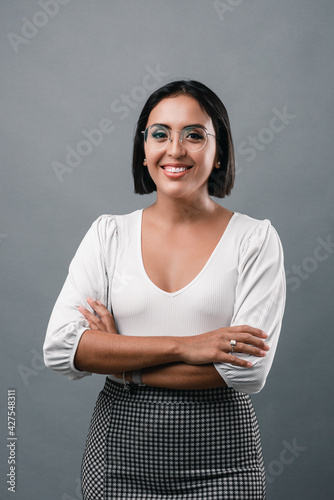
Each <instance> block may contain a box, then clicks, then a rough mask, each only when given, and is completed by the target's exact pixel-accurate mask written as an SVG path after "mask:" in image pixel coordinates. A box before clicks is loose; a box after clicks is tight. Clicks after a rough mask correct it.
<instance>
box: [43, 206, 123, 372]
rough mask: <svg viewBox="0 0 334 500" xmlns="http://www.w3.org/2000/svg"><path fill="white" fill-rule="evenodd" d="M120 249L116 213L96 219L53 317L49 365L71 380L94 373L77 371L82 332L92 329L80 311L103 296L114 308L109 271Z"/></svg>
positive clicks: (46, 354)
mask: <svg viewBox="0 0 334 500" xmlns="http://www.w3.org/2000/svg"><path fill="white" fill-rule="evenodd" d="M116 251H117V230H116V224H115V221H114V219H113V217H112V216H110V215H107V214H104V215H101V216H100V217H98V219H96V220H95V221H94V222H93V223H92V225H91V227H90V228H89V230H88V231H87V233H86V234H85V236H84V238H83V240H82V241H81V243H80V245H79V247H78V249H77V251H76V253H75V255H74V257H73V259H72V261H71V263H70V265H69V271H68V275H67V278H66V280H65V283H64V285H63V287H62V289H61V291H60V294H59V296H58V298H57V301H56V303H55V305H54V307H53V310H52V313H51V317H50V319H49V323H48V327H47V332H46V337H45V341H44V345H43V354H44V363H45V365H46V366H47V367H48V368H50V369H52V370H55V371H58V372H59V373H61V374H63V375H67V376H68V378H69V379H72V380H75V379H80V378H82V377H85V376H87V375H91V373H90V372H85V371H80V370H77V369H76V368H75V366H74V357H75V353H76V349H77V346H78V343H79V340H80V338H81V336H82V334H83V333H84V332H85V331H86V330H88V329H89V324H88V321H87V320H86V319H85V318H84V316H83V315H82V314H81V313H80V311H78V306H79V305H83V306H84V307H86V308H87V309H89V310H90V311H92V308H91V307H90V306H89V304H88V303H87V297H92V298H94V299H99V300H101V302H102V303H103V304H105V305H106V306H107V307H108V305H109V307H111V305H110V304H108V302H109V301H110V296H109V295H110V292H109V290H108V284H109V280H108V273H109V272H110V269H112V263H113V262H114V260H115V255H116Z"/></svg>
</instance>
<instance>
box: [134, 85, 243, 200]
mask: <svg viewBox="0 0 334 500" xmlns="http://www.w3.org/2000/svg"><path fill="white" fill-rule="evenodd" d="M178 95H188V96H190V97H193V98H194V99H196V101H197V102H198V103H199V105H200V107H201V109H202V110H203V111H204V112H205V113H206V114H207V115H208V116H210V118H211V120H212V123H213V126H214V129H215V135H216V148H217V149H216V151H217V157H218V161H219V162H220V168H214V169H213V170H212V173H211V174H210V176H209V178H208V193H209V195H211V196H216V197H218V198H224V196H226V195H229V194H230V192H231V190H232V187H233V184H234V177H235V161H234V148H233V141H232V135H231V127H230V120H229V117H228V114H227V110H226V108H225V106H224V104H223V103H222V101H221V100H220V99H219V97H218V96H217V95H216V94H215V93H214V92H213V91H212V90H210V89H209V88H208V87H207V86H206V85H204V84H203V83H200V82H197V81H195V80H178V81H174V82H170V83H167V84H166V85H164V86H163V87H160V88H159V89H157V90H156V91H155V92H153V94H151V96H150V97H149V98H148V99H147V101H146V103H145V105H144V107H143V110H142V112H141V114H140V116H139V119H138V122H137V128H136V132H135V137H134V145H133V158H132V174H133V178H134V192H135V193H138V194H149V193H152V192H153V191H156V190H157V188H156V185H155V183H154V182H153V180H152V178H151V176H150V174H149V172H148V169H147V167H146V166H144V165H143V161H144V158H145V151H144V139H143V134H142V130H145V129H146V125H147V122H148V117H149V115H150V113H151V111H152V109H153V108H154V107H155V106H156V105H157V104H159V102H160V101H162V100H163V99H165V98H167V97H174V96H178Z"/></svg>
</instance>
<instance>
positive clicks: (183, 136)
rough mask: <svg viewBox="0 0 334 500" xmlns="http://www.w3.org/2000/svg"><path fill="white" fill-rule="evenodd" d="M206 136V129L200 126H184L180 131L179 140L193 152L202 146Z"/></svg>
mask: <svg viewBox="0 0 334 500" xmlns="http://www.w3.org/2000/svg"><path fill="white" fill-rule="evenodd" d="M207 138H208V136H207V134H206V131H205V130H204V129H203V128H201V127H185V128H184V129H183V130H182V132H181V133H180V142H181V143H182V144H183V146H184V147H185V148H186V150H187V151H191V152H193V153H194V152H196V151H200V150H201V149H202V148H204V146H205V144H206V141H207Z"/></svg>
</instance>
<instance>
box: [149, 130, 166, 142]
mask: <svg viewBox="0 0 334 500" xmlns="http://www.w3.org/2000/svg"><path fill="white" fill-rule="evenodd" d="M152 137H153V139H156V140H159V139H167V134H166V132H165V131H164V130H156V131H154V132H152Z"/></svg>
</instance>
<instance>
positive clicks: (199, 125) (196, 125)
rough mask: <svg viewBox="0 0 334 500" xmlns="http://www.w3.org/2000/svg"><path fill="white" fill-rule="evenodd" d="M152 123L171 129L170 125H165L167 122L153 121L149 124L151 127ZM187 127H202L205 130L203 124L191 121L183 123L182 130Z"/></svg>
mask: <svg viewBox="0 0 334 500" xmlns="http://www.w3.org/2000/svg"><path fill="white" fill-rule="evenodd" d="M153 125H158V126H162V127H166V128H168V129H169V130H172V127H170V125H167V123H153V124H152V125H151V127H152V126H153ZM187 127H200V128H202V129H204V130H206V128H205V127H204V125H202V124H201V123H191V124H190V125H185V126H184V127H182V130H183V129H184V128H187Z"/></svg>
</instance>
